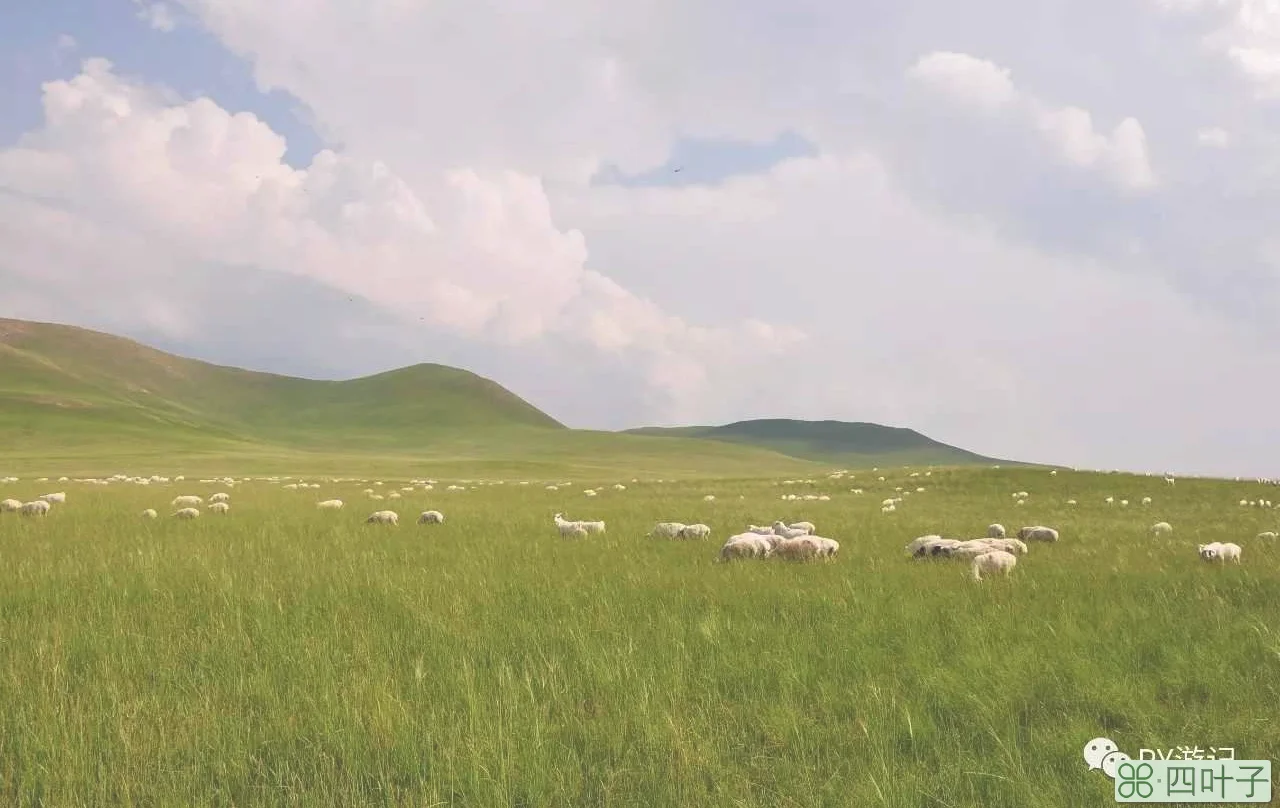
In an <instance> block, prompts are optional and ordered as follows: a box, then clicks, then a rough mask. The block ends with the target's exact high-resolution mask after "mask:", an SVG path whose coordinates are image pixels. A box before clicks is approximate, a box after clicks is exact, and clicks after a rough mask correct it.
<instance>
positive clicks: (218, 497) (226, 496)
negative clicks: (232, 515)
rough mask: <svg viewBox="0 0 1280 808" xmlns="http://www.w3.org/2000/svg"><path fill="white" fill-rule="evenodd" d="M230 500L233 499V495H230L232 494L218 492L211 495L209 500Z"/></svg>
mask: <svg viewBox="0 0 1280 808" xmlns="http://www.w3.org/2000/svg"><path fill="white" fill-rule="evenodd" d="M230 500H231V495H230V494H223V493H218V494H214V495H213V496H211V497H209V502H211V503H212V502H229V501H230Z"/></svg>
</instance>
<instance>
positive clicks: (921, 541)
mask: <svg viewBox="0 0 1280 808" xmlns="http://www.w3.org/2000/svg"><path fill="white" fill-rule="evenodd" d="M939 541H943V538H942V537H941V536H937V535H933V534H931V535H928V536H920V537H919V538H915V539H912V540H911V541H910V542H908V543H907V546H906V547H905V548H904V549H905V550H906V552H907V555H909V556H921V555H928V554H929V551H928V548H929V547H930V546H932V545H933V543H934V542H939Z"/></svg>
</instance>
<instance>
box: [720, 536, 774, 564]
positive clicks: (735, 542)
mask: <svg viewBox="0 0 1280 808" xmlns="http://www.w3.org/2000/svg"><path fill="white" fill-rule="evenodd" d="M772 553H773V545H772V544H771V543H770V542H768V541H767V540H766V538H765V537H764V536H761V535H760V534H758V533H739V534H738V535H736V536H730V537H729V538H728V539H726V540H725V542H724V546H722V547H721V548H720V555H719V560H720V561H730V560H732V559H735V558H768V557H769V556H770V555H771V554H772Z"/></svg>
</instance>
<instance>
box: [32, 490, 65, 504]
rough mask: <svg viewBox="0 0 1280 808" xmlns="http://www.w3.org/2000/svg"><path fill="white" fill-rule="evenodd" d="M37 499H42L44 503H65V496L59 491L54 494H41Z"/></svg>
mask: <svg viewBox="0 0 1280 808" xmlns="http://www.w3.org/2000/svg"><path fill="white" fill-rule="evenodd" d="M38 499H43V500H44V501H45V502H66V501H67V495H66V493H64V492H62V491H59V492H58V493H56V494H42V495H41V496H39V497H38Z"/></svg>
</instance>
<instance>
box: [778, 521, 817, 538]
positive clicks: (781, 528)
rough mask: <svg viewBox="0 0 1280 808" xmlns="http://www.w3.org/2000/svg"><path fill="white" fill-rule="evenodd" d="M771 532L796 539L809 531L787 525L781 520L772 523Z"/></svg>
mask: <svg viewBox="0 0 1280 808" xmlns="http://www.w3.org/2000/svg"><path fill="white" fill-rule="evenodd" d="M773 532H774V535H777V536H781V537H782V538H784V539H796V538H799V537H801V536H805V535H808V533H809V531H807V530H803V529H795V528H791V527H788V526H787V525H785V524H783V523H782V522H774V523H773Z"/></svg>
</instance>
